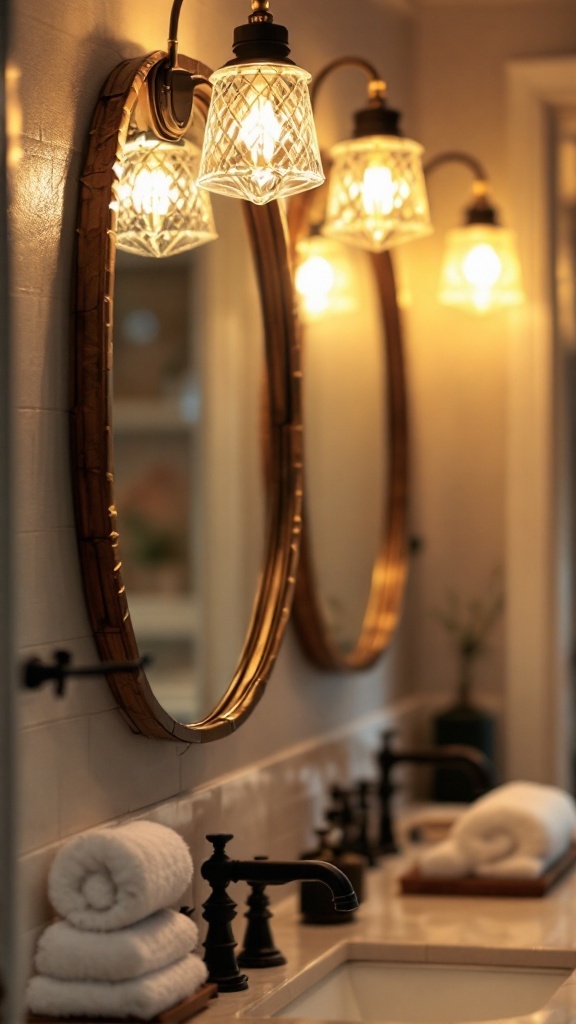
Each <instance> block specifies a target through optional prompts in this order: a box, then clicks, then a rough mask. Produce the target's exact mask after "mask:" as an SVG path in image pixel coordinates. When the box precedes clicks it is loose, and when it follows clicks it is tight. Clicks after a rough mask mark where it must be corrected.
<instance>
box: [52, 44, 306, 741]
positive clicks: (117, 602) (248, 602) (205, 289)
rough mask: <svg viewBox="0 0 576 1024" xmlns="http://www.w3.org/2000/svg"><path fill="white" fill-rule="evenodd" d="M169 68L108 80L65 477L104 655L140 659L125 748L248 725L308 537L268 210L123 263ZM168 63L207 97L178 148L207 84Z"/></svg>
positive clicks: (289, 337)
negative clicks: (133, 162)
mask: <svg viewBox="0 0 576 1024" xmlns="http://www.w3.org/2000/svg"><path fill="white" fill-rule="evenodd" d="M164 58H165V54H163V53H160V52H158V53H154V54H151V55H150V56H149V57H147V58H145V59H144V60H136V61H128V62H126V63H125V64H123V65H120V66H119V67H118V68H117V69H116V70H115V72H113V74H112V75H111V77H110V79H109V80H108V82H107V83H106V85H105V87H104V89H103V91H102V94H101V96H100V100H99V103H98V106H97V109H96V112H95V116H94V120H93V124H92V131H91V134H90V144H89V151H88V157H87V162H86V167H85V170H84V174H83V176H82V181H81V193H80V213H79V228H78V256H77V301H76V331H75V347H74V367H75V369H74V387H75V394H74V409H73V417H72V447H73V478H74V492H75V501H76V522H77V534H78V540H79V549H80V557H81V563H82V570H83V580H84V588H85V593H86V600H87V605H88V610H89V614H90V618H91V622H92V628H93V632H94V637H95V640H96V643H97V646H98V649H99V653H100V656H101V657H102V659H103V661H106V662H115V663H122V662H124V661H128V662H132V661H135V660H138V659H139V658H140V657H141V655H142V654H144V653H145V654H148V655H150V656H151V659H152V660H151V664H149V665H147V666H146V670H145V669H144V667H142V668H140V669H138V670H135V669H131V670H128V671H123V670H122V668H121V667H118V668H115V669H111V670H110V671H108V673H107V678H108V681H109V683H110V686H111V687H112V690H113V692H114V694H115V696H116V698H117V700H118V703H119V705H120V707H121V708H122V710H123V711H124V713H125V714H126V715H127V717H128V719H129V721H130V724H131V727H132V728H133V729H134V730H135V731H137V732H140V733H143V734H144V735H147V736H157V737H162V738H172V739H175V740H183V741H186V742H203V741H206V740H212V739H217V738H219V737H222V736H225V735H227V734H228V733H230V732H232V731H233V730H234V729H236V728H237V727H238V725H239V724H240V723H241V722H242V721H243V720H244V719H245V718H246V717H247V715H248V714H249V713H250V711H251V710H252V708H253V707H254V705H255V703H256V702H257V700H258V699H259V698H260V696H261V695H262V693H263V690H264V688H265V685H266V682H267V679H268V677H269V674H270V671H271V668H272V665H273V663H274V660H275V657H276V654H277V651H278V646H279V644H280V641H281V639H282V636H283V632H284V629H285V625H286V621H287V617H288V612H289V608H290V604H291V600H292V595H293V590H294V577H295V567H296V562H297V557H298V550H299V533H300V512H301V508H300V506H301V458H300V444H301V438H300V435H301V427H300V408H299V404H300V402H299V372H298V366H297V345H296V338H295V330H294V321H293V316H292V308H293V298H292V284H291V278H290V273H289V268H288V253H287V241H286V233H285V229H284V223H283V220H282V217H281V215H280V211H279V209H278V206H277V204H275V203H270V204H268V205H267V206H265V207H254V206H251V205H250V204H247V203H240V202H237V201H234V200H230V199H222V198H221V197H216V204H215V208H214V220H215V224H216V231H217V232H218V235H219V237H218V238H217V239H216V240H214V241H211V242H209V244H206V245H202V246H201V247H198V248H195V249H192V250H190V251H187V252H183V253H180V254H177V255H170V256H168V257H166V258H163V259H150V258H145V257H143V256H142V255H138V254H134V252H133V251H131V252H125V251H120V250H118V251H116V241H115V239H116V227H117V198H118V194H119V193H118V189H117V183H118V179H119V178H121V175H122V166H123V165H122V160H123V156H124V154H125V153H126V152H127V151H128V150H127V148H126V144H127V140H128V142H130V140H131V139H132V138H133V136H134V134H135V132H137V131H142V129H143V128H144V129H145V130H148V129H149V126H148V123H147V117H148V103H147V102H146V99H147V87H146V83H147V81H148V80H149V76H151V75H153V74H154V71H155V69H156V68H157V67H158V65H159V62H160V61H162V60H164ZM179 65H180V67H183V68H184V69H185V70H187V71H189V72H190V73H191V74H192V75H195V76H200V77H201V78H202V79H203V80H204V81H203V82H202V84H200V85H198V86H196V89H195V93H194V115H193V119H192V126H191V129H190V133H189V135H190V138H191V140H192V141H193V142H194V143H195V144H198V143H199V141H201V135H202V130H203V126H204V123H205V118H206V112H207V108H208V103H209V97H210V87H209V85H208V83H207V81H205V80H207V79H208V77H209V75H210V73H211V72H210V70H209V69H208V68H206V67H204V66H203V65H201V64H198V63H197V62H195V61H191V60H190V59H189V58H186V57H184V56H182V55H179ZM137 246H138V239H136V247H137ZM264 439H265V445H264V444H263V440H264ZM264 449H265V452H266V466H264V456H263V450H264Z"/></svg>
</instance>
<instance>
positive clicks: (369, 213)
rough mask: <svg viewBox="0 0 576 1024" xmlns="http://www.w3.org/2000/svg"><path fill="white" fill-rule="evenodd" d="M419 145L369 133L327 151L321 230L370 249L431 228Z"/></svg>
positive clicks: (419, 233) (409, 140)
mask: <svg viewBox="0 0 576 1024" xmlns="http://www.w3.org/2000/svg"><path fill="white" fill-rule="evenodd" d="M422 152H423V150H422V146H420V144H419V143H418V142H414V141H413V140H412V139H405V138H402V137H401V136H396V135H369V136H363V137H360V138H356V139H350V140H347V141H345V142H339V143H337V144H336V145H335V146H334V147H333V148H332V150H331V151H330V156H331V158H332V161H333V163H332V167H331V169H330V176H329V181H328V197H327V200H326V217H325V221H324V227H323V229H322V231H323V234H325V235H328V236H330V237H334V238H339V239H340V240H341V241H343V242H347V243H348V244H350V245H357V246H360V247H361V248H363V249H368V250H369V251H371V252H383V251H384V250H385V249H390V248H392V246H394V245H398V244H400V243H402V242H408V241H410V240H411V239H414V238H419V237H421V236H423V235H428V234H430V232H431V231H432V227H431V224H430V212H429V209H428V197H427V194H426V185H425V181H424V172H423V169H422V159H421V155H422Z"/></svg>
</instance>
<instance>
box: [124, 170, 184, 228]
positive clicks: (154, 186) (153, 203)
mask: <svg viewBox="0 0 576 1024" xmlns="http://www.w3.org/2000/svg"><path fill="white" fill-rule="evenodd" d="M176 199H177V196H175V195H174V194H173V190H172V189H171V187H170V179H169V178H168V176H167V175H166V174H165V173H164V171H163V170H161V169H160V168H159V167H157V168H156V169H155V170H152V171H150V170H148V169H147V168H146V167H143V168H142V170H140V171H138V173H137V175H136V177H135V178H134V181H133V184H132V202H133V204H134V209H135V210H136V211H137V213H144V214H147V215H148V216H150V215H154V216H157V217H165V216H166V214H167V213H168V211H169V209H170V207H171V205H172V204H173V203H174V202H175V201H176Z"/></svg>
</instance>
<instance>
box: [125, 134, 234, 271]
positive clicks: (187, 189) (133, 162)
mask: <svg viewBox="0 0 576 1024" xmlns="http://www.w3.org/2000/svg"><path fill="white" fill-rule="evenodd" d="M199 162H200V152H199V150H198V148H197V147H196V146H195V145H194V144H193V143H192V142H190V141H189V140H188V139H184V138H182V139H180V140H179V141H177V142H167V141H165V140H163V139H158V138H157V137H156V136H155V135H154V134H153V133H152V132H138V133H137V134H135V135H134V136H133V137H132V138H130V139H129V140H128V141H127V142H126V145H125V147H124V153H123V156H122V164H121V167H120V168H119V181H118V184H117V185H116V199H117V202H118V220H117V229H116V245H117V246H118V248H119V249H123V250H124V251H125V252H130V253H133V254H135V255H137V256H155V257H163V256H175V255H177V254H178V253H181V252H187V251H188V250H189V249H194V248H196V247H197V246H199V245H203V244H204V243H205V242H211V241H212V240H213V239H215V238H217V237H218V236H217V234H216V229H215V227H214V218H213V215H212V206H211V203H210V197H209V195H208V194H207V193H206V192H204V191H203V190H202V189H199V188H197V186H196V180H195V179H196V177H197V173H198V165H199Z"/></svg>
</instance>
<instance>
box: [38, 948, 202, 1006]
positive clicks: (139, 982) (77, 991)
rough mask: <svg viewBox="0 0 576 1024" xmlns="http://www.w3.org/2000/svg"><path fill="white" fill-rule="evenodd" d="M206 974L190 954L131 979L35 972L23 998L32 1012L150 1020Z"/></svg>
mask: <svg viewBox="0 0 576 1024" xmlns="http://www.w3.org/2000/svg"><path fill="white" fill-rule="evenodd" d="M207 974H208V972H207V970H206V964H205V963H204V962H203V961H202V960H200V958H199V957H197V956H193V955H190V956H186V957H183V959H182V960H178V961H177V962H176V963H175V964H172V965H171V966H170V967H163V968H161V970H159V971H153V972H151V973H150V974H143V975H142V976H141V977H140V978H133V979H131V980H130V981H116V982H106V981H61V980H60V979H58V978H46V977H45V976H44V975H42V974H38V975H36V977H34V978H32V979H31V980H30V981H29V982H28V987H27V990H26V1002H27V1007H28V1009H29V1010H30V1011H31V1012H32V1013H37V1014H47V1015H48V1016H50V1017H74V1016H78V1017H102V1018H104V1020H110V1018H111V1017H120V1018H122V1017H136V1018H137V1020H151V1019H152V1018H153V1017H155V1016H156V1015H157V1014H159V1013H162V1011H163V1010H167V1009H168V1008H169V1007H171V1006H175V1005H176V1003H179V1002H181V1001H182V1000H183V999H186V998H187V997H188V996H191V995H193V994H194V992H196V991H197V989H199V988H200V986H201V985H203V984H204V982H205V981H206V977H207Z"/></svg>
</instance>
